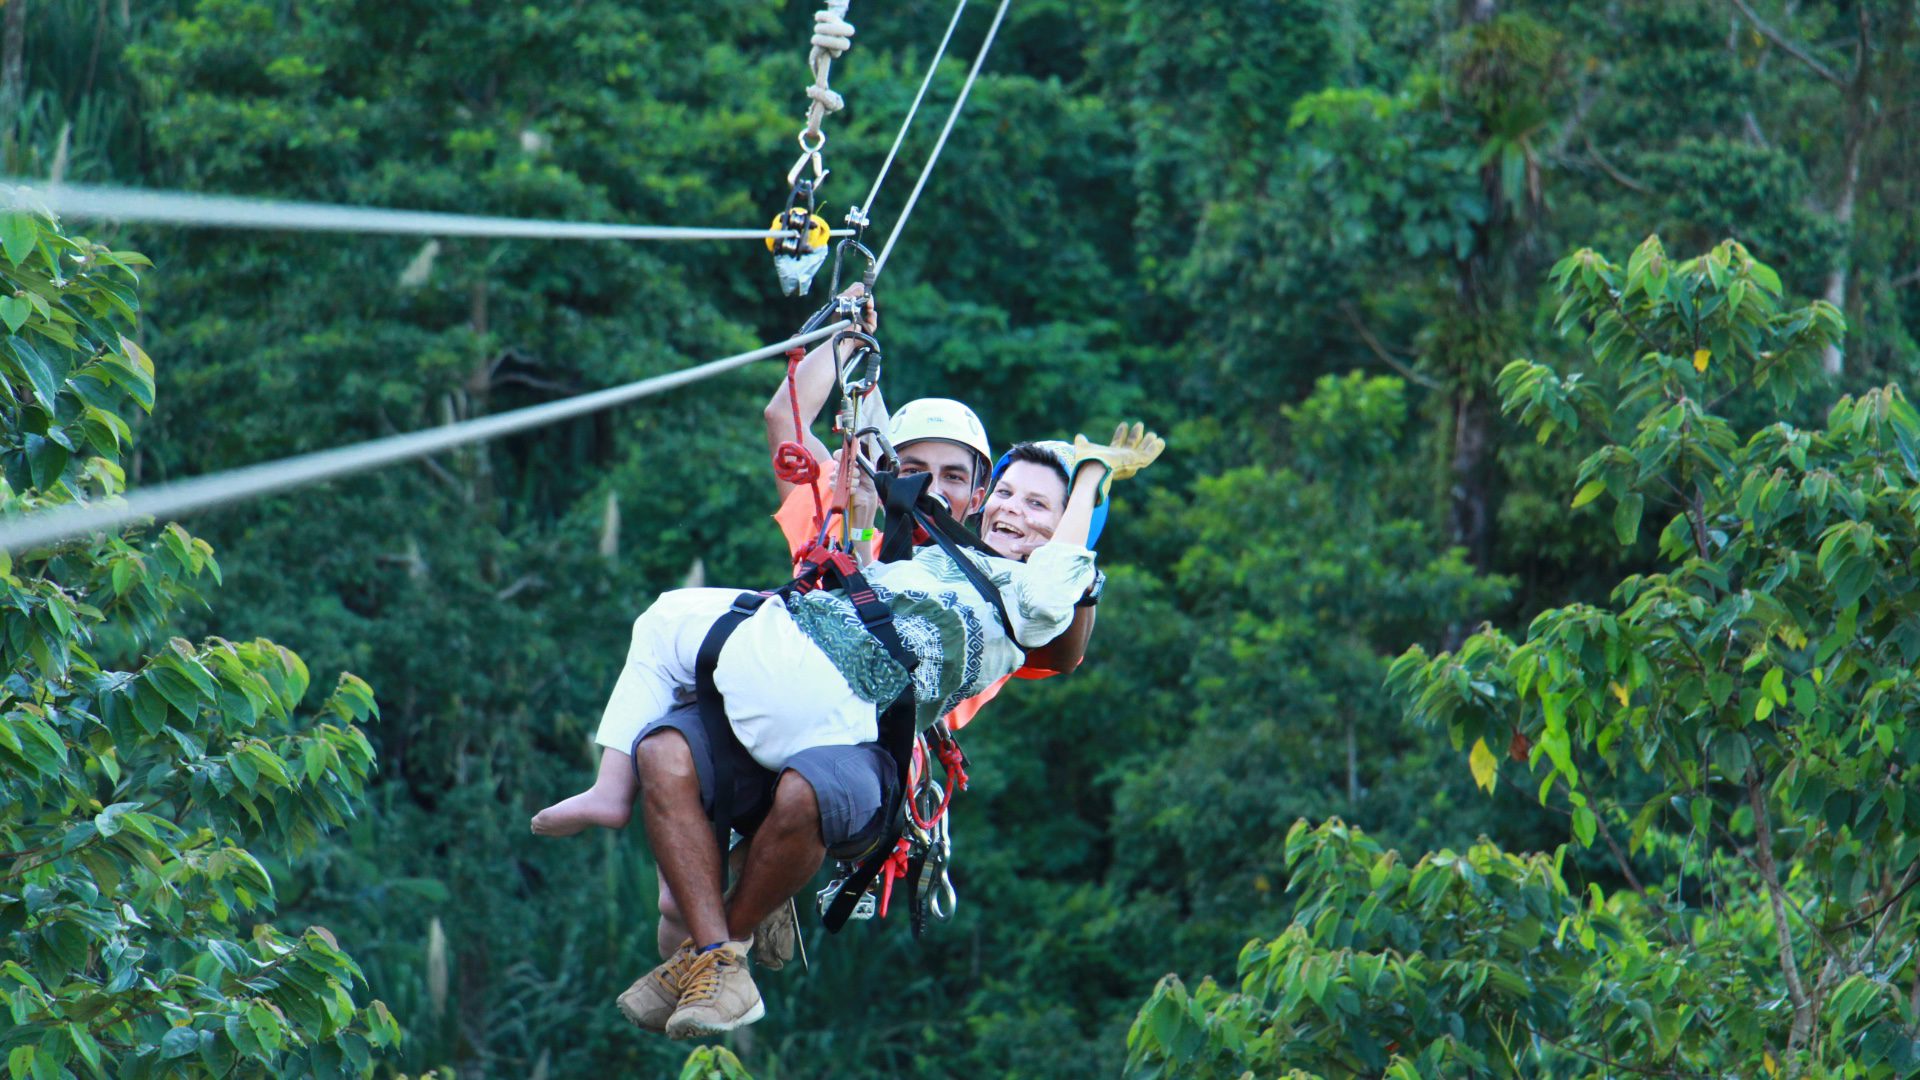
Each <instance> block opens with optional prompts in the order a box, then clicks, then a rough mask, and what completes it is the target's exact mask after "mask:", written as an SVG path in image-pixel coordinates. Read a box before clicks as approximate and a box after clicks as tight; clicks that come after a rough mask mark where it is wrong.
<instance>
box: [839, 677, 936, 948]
mask: <svg viewBox="0 0 1920 1080" xmlns="http://www.w3.org/2000/svg"><path fill="white" fill-rule="evenodd" d="M913 702H914V698H913V687H911V686H909V687H907V689H906V690H905V691H904V692H902V693H901V695H900V696H899V697H897V698H895V699H894V701H893V704H891V705H889V706H887V708H886V711H884V712H882V713H881V714H880V748H881V749H883V750H885V751H886V752H887V756H889V757H891V758H892V759H893V764H894V768H895V773H896V776H897V777H898V779H899V783H898V784H897V785H895V788H894V791H893V795H892V797H891V798H889V799H888V800H887V805H886V807H885V809H883V810H882V811H881V816H880V820H881V821H883V822H885V823H886V824H885V826H884V827H883V828H882V830H881V833H880V840H879V842H878V843H876V844H875V845H874V847H873V850H872V851H871V852H869V853H868V855H867V857H866V859H865V860H864V861H862V862H861V863H860V865H859V866H858V867H856V868H855V869H854V871H853V873H851V874H849V875H847V883H846V884H845V885H843V886H841V888H840V892H839V895H837V896H835V897H834V898H833V903H832V904H831V905H830V906H829V907H828V908H827V913H826V914H825V915H822V916H821V917H820V923H821V925H823V926H825V927H826V928H827V932H828V933H830V934H835V933H839V932H840V928H841V927H842V926H845V925H846V923H847V917H848V916H849V915H852V914H853V906H854V905H855V904H856V903H858V902H859V901H860V897H861V895H862V894H863V893H865V892H866V891H867V886H869V885H872V884H873V879H874V878H876V877H879V876H880V868H881V867H882V866H885V865H886V863H887V860H888V859H889V858H891V857H892V856H893V848H894V842H895V841H897V840H899V839H900V834H901V832H902V831H903V825H904V822H905V818H906V812H907V809H906V800H907V799H908V798H910V797H911V795H910V793H909V792H908V791H907V765H908V763H909V762H910V761H912V759H913V736H914V723H915V721H914V708H913ZM908 898H909V900H911V898H912V889H911V887H909V889H908Z"/></svg>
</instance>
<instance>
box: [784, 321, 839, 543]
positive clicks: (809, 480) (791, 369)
mask: <svg viewBox="0 0 1920 1080" xmlns="http://www.w3.org/2000/svg"><path fill="white" fill-rule="evenodd" d="M806 355H807V354H806V350H804V349H801V348H800V347H799V346H795V347H793V348H791V349H788V350H787V404H788V405H789V406H791V407H792V409H793V438H791V439H789V440H787V441H786V442H783V443H781V444H780V445H779V446H777V447H774V450H773V474H774V475H775V476H778V477H779V478H780V479H782V480H784V481H786V482H787V483H789V484H809V485H811V486H812V488H813V531H814V532H816V533H818V532H819V531H820V525H821V523H822V522H823V521H824V520H825V519H826V513H827V507H826V502H825V500H824V499H822V498H821V495H820V463H819V462H817V461H815V460H813V455H812V454H809V453H807V447H806V427H805V425H803V424H802V423H801V422H800V388H799V385H798V380H797V379H796V378H795V374H796V372H798V371H799V369H800V361H801V360H803V359H805V358H806Z"/></svg>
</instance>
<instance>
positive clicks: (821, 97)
mask: <svg viewBox="0 0 1920 1080" xmlns="http://www.w3.org/2000/svg"><path fill="white" fill-rule="evenodd" d="M807 96H808V97H810V98H812V99H813V100H815V101H817V102H819V103H820V105H821V107H822V108H824V109H826V111H828V112H839V111H840V110H841V109H843V108H845V107H846V104H847V100H846V99H845V98H843V97H841V96H840V94H839V92H838V91H835V90H829V89H828V88H826V87H824V86H809V87H807Z"/></svg>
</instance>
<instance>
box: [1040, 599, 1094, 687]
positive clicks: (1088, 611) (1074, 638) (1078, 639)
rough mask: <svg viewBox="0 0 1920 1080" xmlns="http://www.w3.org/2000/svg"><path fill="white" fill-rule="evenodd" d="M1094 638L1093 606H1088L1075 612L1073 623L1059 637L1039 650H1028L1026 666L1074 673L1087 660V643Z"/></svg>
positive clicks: (1041, 669)
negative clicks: (1081, 662)
mask: <svg viewBox="0 0 1920 1080" xmlns="http://www.w3.org/2000/svg"><path fill="white" fill-rule="evenodd" d="M1092 638H1093V605H1091V604H1088V605H1086V606H1084V607H1081V608H1079V609H1078V610H1076V611H1074V613H1073V621H1072V622H1071V623H1068V624H1067V628H1066V630H1064V631H1062V632H1061V634H1060V636H1059V637H1057V638H1054V639H1053V640H1052V641H1049V642H1047V643H1046V644H1045V645H1042V646H1040V647H1039V648H1037V649H1029V650H1027V664H1026V666H1027V667H1030V668H1034V669H1037V670H1039V671H1056V672H1060V673H1062V674H1064V673H1066V672H1069V671H1072V670H1073V669H1074V668H1077V667H1079V666H1080V661H1082V660H1085V659H1086V658H1087V642H1088V641H1090V640H1092Z"/></svg>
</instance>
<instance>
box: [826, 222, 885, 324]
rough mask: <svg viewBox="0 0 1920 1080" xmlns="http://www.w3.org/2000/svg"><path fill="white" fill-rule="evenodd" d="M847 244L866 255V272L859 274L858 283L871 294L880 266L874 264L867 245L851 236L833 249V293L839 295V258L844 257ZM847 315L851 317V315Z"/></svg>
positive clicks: (871, 253)
mask: <svg viewBox="0 0 1920 1080" xmlns="http://www.w3.org/2000/svg"><path fill="white" fill-rule="evenodd" d="M848 244H852V245H853V247H854V250H855V251H858V252H859V253H860V254H862V255H865V256H866V257H867V272H866V273H864V274H862V275H860V283H861V284H862V285H865V286H866V287H867V295H868V296H872V295H873V282H874V279H875V278H877V277H879V276H880V268H879V266H877V265H876V261H877V260H875V258H874V255H873V252H871V251H868V250H867V245H865V244H863V243H861V242H860V241H859V240H856V239H855V238H853V237H851V236H849V237H847V238H846V239H845V240H842V241H840V243H838V244H836V245H835V246H834V249H833V295H834V296H835V297H836V298H837V297H839V295H840V260H841V259H844V258H846V255H847V245H848ZM847 317H849V318H851V315H848V316H847Z"/></svg>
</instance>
